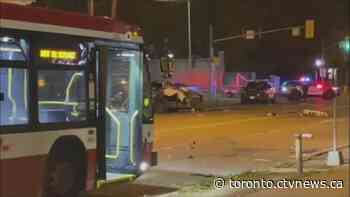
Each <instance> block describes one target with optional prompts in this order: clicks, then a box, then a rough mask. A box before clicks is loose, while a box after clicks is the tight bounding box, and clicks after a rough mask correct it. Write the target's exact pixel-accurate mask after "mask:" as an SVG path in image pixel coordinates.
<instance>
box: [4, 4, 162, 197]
mask: <svg viewBox="0 0 350 197" xmlns="http://www.w3.org/2000/svg"><path fill="white" fill-rule="evenodd" d="M0 28H1V29H0V196H1V197H38V196H46V197H52V196H57V197H58V196H61V197H63V196H78V195H79V193H82V192H85V191H89V190H91V189H93V188H95V186H96V183H97V182H98V181H101V182H106V181H111V180H115V179H119V178H125V177H128V178H132V177H135V176H137V175H139V174H140V173H142V171H143V170H145V169H146V168H147V167H148V166H149V165H151V161H154V159H153V158H156V154H154V153H152V143H153V128H152V124H153V113H152V111H151V110H152V109H151V107H150V106H152V105H151V104H150V99H149V98H151V97H150V91H148V90H147V88H143V87H148V85H147V84H148V83H147V82H148V81H147V79H148V77H147V76H149V75H147V74H146V75H145V73H146V72H145V71H146V70H147V69H144V58H143V51H142V43H143V41H142V37H140V36H138V35H136V33H131V32H133V30H132V28H130V26H127V25H126V24H123V23H121V22H119V21H113V20H111V19H109V18H105V17H92V16H87V15H81V14H77V13H71V12H63V11H58V10H48V9H44V8H34V7H25V6H19V5H14V4H5V3H0ZM144 84H146V85H144ZM153 163H154V162H153Z"/></svg>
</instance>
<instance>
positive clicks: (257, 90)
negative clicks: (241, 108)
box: [241, 81, 276, 104]
mask: <svg viewBox="0 0 350 197" xmlns="http://www.w3.org/2000/svg"><path fill="white" fill-rule="evenodd" d="M275 101H276V90H275V88H273V87H272V86H271V85H270V84H269V83H268V82H267V81H251V82H248V84H247V86H246V87H244V88H243V89H242V91H241V103H242V104H245V103H249V102H264V103H274V102H275Z"/></svg>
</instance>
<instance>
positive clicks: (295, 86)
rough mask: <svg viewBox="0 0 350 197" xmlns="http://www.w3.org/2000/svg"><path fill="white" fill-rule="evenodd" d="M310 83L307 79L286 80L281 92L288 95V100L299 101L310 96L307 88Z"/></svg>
mask: <svg viewBox="0 0 350 197" xmlns="http://www.w3.org/2000/svg"><path fill="white" fill-rule="evenodd" d="M309 85H310V84H309V82H305V81H297V80H292V81H285V82H284V83H283V84H282V85H281V90H280V94H281V95H284V96H287V97H288V100H293V101H299V100H300V99H302V98H306V97H307V96H308V94H307V89H308V87H309Z"/></svg>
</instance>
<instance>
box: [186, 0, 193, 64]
mask: <svg viewBox="0 0 350 197" xmlns="http://www.w3.org/2000/svg"><path fill="white" fill-rule="evenodd" d="M187 25H188V66H189V67H190V68H192V38H191V37H192V36H191V0H187Z"/></svg>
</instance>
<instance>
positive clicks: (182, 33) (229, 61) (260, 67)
mask: <svg viewBox="0 0 350 197" xmlns="http://www.w3.org/2000/svg"><path fill="white" fill-rule="evenodd" d="M119 1H120V7H119V9H118V10H119V16H120V17H121V18H122V19H124V20H127V21H129V22H132V23H136V24H139V25H141V26H142V27H143V30H144V34H145V41H146V44H149V43H153V44H155V45H156V46H158V47H160V45H161V42H162V38H164V37H168V38H169V45H170V47H171V48H172V49H173V50H175V53H176V56H177V57H186V56H187V8H186V3H182V4H177V3H158V2H152V1H151V0H119ZM209 3H210V4H211V5H210V6H208V5H209ZM349 6H350V5H349V0H294V1H292V0H193V3H192V24H193V26H192V29H193V30H192V39H193V51H194V53H195V54H196V55H199V56H201V57H207V56H208V53H209V49H208V37H209V35H208V24H209V21H210V20H213V21H214V25H215V26H214V28H215V32H214V37H215V38H222V37H225V36H229V35H237V34H240V32H241V31H242V29H255V30H257V29H259V28H262V29H263V30H267V29H274V28H280V27H288V26H294V25H303V24H304V22H305V19H315V21H316V27H317V31H316V39H314V40H306V39H304V37H303V36H301V37H292V36H291V32H289V31H287V32H280V33H274V34H270V35H265V36H263V37H262V38H261V39H256V40H242V39H237V40H231V41H226V42H224V43H221V44H217V45H216V49H217V50H224V51H225V57H226V60H225V61H226V69H227V70H228V71H257V72H260V73H275V74H281V75H290V76H293V75H298V74H300V73H302V72H304V71H305V72H306V71H309V70H310V69H312V64H313V61H314V59H315V58H316V57H319V56H320V53H321V39H323V40H324V42H325V45H326V46H327V45H330V44H331V43H334V42H336V41H338V40H341V39H342V38H343V37H344V36H345V35H346V34H349V24H350V22H349V20H350V18H349V17H350V16H349ZM209 7H210V9H209ZM209 13H210V14H209ZM209 16H210V17H209ZM302 35H304V34H303V32H302ZM337 50H338V49H337V48H336V47H334V49H330V50H327V53H329V54H331V53H335V51H337Z"/></svg>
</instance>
